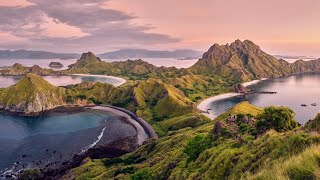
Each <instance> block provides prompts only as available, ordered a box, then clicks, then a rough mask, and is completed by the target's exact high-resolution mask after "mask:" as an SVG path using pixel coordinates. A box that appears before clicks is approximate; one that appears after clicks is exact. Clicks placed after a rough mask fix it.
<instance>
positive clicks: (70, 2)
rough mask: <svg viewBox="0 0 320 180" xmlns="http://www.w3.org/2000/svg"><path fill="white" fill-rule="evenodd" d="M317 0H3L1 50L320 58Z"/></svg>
mask: <svg viewBox="0 0 320 180" xmlns="http://www.w3.org/2000/svg"><path fill="white" fill-rule="evenodd" d="M319 7H320V1H319V0H268V1H267V0H265V1H262V0H197V1H194V0H161V1H157V0H64V1H57V0H10V1H8V0H0V49H10V50H16V49H28V50H46V51H53V52H77V53H81V52H86V51H93V52H96V53H103V52H107V51H112V50H117V49H123V48H145V49H154V50H174V49H194V50H201V51H206V50H207V49H208V48H209V47H210V46H211V45H213V44H214V43H218V44H226V43H231V42H233V41H234V40H236V39H240V40H245V39H249V40H251V41H253V42H254V43H256V44H258V45H259V46H260V47H261V48H262V49H263V50H265V51H266V52H268V53H270V54H280V55H306V56H319V57H320V23H319V20H320V11H319V10H318V8H319Z"/></svg>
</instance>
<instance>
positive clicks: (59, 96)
mask: <svg viewBox="0 0 320 180" xmlns="http://www.w3.org/2000/svg"><path fill="white" fill-rule="evenodd" d="M64 95H65V90H64V89H63V88H59V87H55V86H53V85H51V84H50V83H49V82H47V81H45V80H44V79H42V78H41V77H40V76H38V75H35V74H30V73H29V74H26V76H25V77H24V78H23V79H22V80H20V81H19V82H18V83H17V84H15V85H12V86H10V87H8V88H5V89H2V90H1V91H0V108H1V109H4V110H7V111H13V112H20V113H25V114H34V113H40V112H44V111H47V110H50V109H53V108H55V107H57V106H61V105H63V104H65V103H64Z"/></svg>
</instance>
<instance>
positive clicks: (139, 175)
mask: <svg viewBox="0 0 320 180" xmlns="http://www.w3.org/2000/svg"><path fill="white" fill-rule="evenodd" d="M130 179H132V180H152V179H153V176H152V173H151V172H150V169H149V168H144V169H141V170H139V171H136V172H135V173H134V174H133V175H131V176H130Z"/></svg>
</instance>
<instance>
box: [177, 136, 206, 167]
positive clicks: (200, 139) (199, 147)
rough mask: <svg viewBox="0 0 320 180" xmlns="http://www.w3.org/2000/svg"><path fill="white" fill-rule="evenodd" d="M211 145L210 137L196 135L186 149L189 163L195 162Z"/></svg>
mask: <svg viewBox="0 0 320 180" xmlns="http://www.w3.org/2000/svg"><path fill="white" fill-rule="evenodd" d="M210 145H211V141H210V137H209V136H205V135H199V134H198V135H196V136H195V137H194V138H192V139H191V140H190V141H189V142H188V144H187V145H186V147H185V149H184V151H183V152H184V153H186V154H187V156H188V160H189V161H194V160H196V159H197V158H198V156H199V155H200V154H201V153H202V152H203V151H204V150H206V149H208V148H209V147H210Z"/></svg>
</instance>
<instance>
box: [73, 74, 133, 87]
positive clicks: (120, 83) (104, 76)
mask: <svg viewBox="0 0 320 180" xmlns="http://www.w3.org/2000/svg"><path fill="white" fill-rule="evenodd" d="M68 75H71V76H72V75H75V76H86V77H103V78H110V79H113V80H117V81H119V82H118V83H115V84H113V85H114V86H115V87H118V86H121V85H123V84H124V83H126V82H127V80H125V79H123V78H121V77H116V76H107V75H94V74H68ZM109 84H111V83H109Z"/></svg>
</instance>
